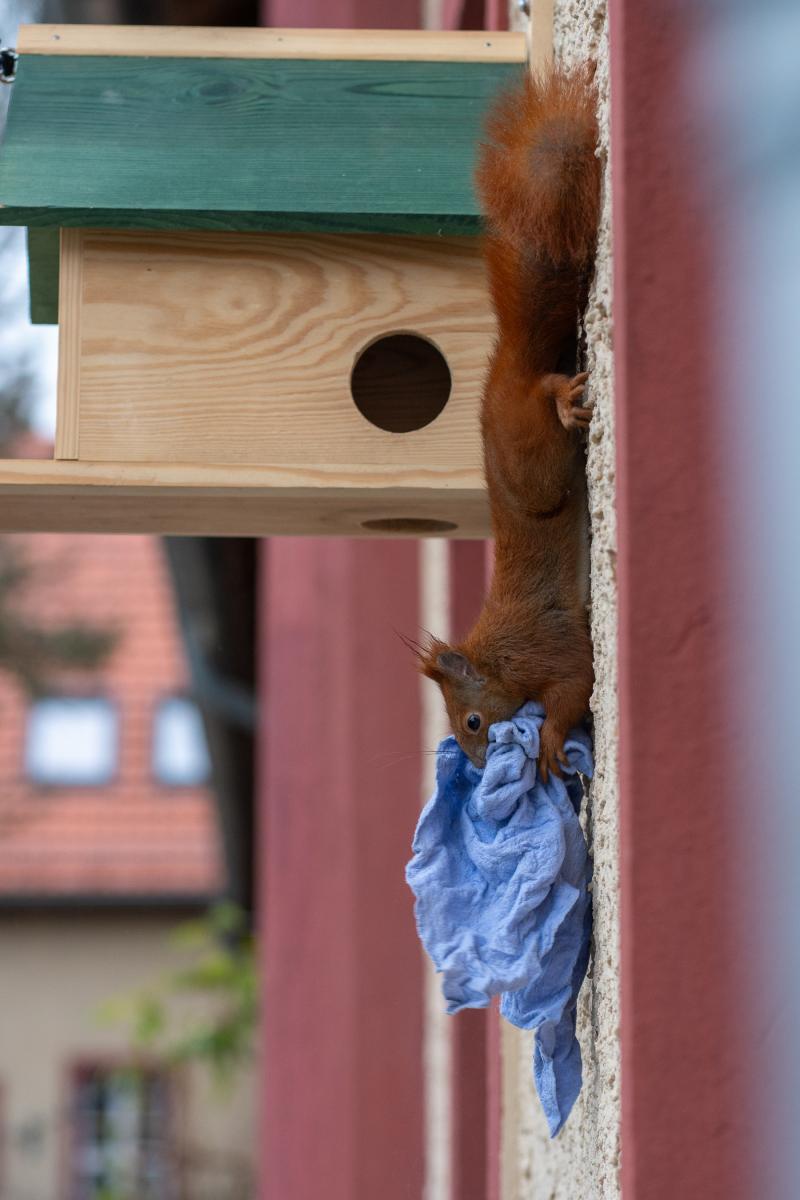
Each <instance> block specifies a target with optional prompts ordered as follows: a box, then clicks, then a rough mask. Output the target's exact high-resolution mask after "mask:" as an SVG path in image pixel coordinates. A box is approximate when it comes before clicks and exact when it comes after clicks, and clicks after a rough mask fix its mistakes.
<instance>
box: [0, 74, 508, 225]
mask: <svg viewBox="0 0 800 1200" xmlns="http://www.w3.org/2000/svg"><path fill="white" fill-rule="evenodd" d="M521 70H522V68H521V67H520V65H519V64H518V63H498V62H475V63H463V62H406V61H402V62H373V61H363V60H362V61H341V60H330V59H329V60H320V61H308V60H291V59H287V60H274V59H273V60H257V59H249V60H244V59H198V58H183V59H182V58H148V59H137V58H131V57H113V58H107V57H83V58H74V57H71V56H68V55H66V56H58V55H56V56H42V55H35V54H34V55H23V56H22V57H21V59H20V63H19V68H18V73H17V80H16V82H15V84H14V90H13V97H12V101H11V105H10V110H9V117H8V124H7V128H6V133H5V139H4V145H3V151H2V156H0V221H2V223H4V224H41V225H83V226H87V225H91V226H94V227H97V226H100V225H104V226H113V227H119V226H122V227H124V226H128V227H133V228H142V227H144V228H147V227H153V226H157V227H165V228H166V227H170V228H208V227H210V228H217V229H268V230H269V229H309V228H317V229H321V230H325V231H330V230H346V229H354V230H359V231H368V230H381V231H390V232H399V233H410V232H431V233H438V232H442V231H445V232H446V231H451V232H456V233H462V232H472V233H476V232H478V231H479V230H480V228H481V220H480V214H479V211H478V204H477V199H476V197H475V195H474V192H473V188H472V172H473V165H474V155H475V147H476V145H477V143H478V140H479V137H480V131H481V126H482V121H483V117H484V113H485V111H486V109H487V107H488V105H489V104H490V102H491V100H492V98H493V97H494V96H495V94H496V93H497V90H498V89H499V88H502V87H503V86H505V85H506V84H508V83H509V82H510V81H511V80H512V79H514V78H515V77H516V76H517V75H518V74H519V72H520V71H521Z"/></svg>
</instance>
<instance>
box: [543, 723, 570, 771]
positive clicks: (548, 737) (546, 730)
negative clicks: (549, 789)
mask: <svg viewBox="0 0 800 1200" xmlns="http://www.w3.org/2000/svg"><path fill="white" fill-rule="evenodd" d="M567 765H568V759H567V756H566V754H565V752H564V735H563V733H559V732H558V730H557V729H556V728H555V726H554V725H552V724H551V723H550V721H547V720H545V721H544V722H543V723H542V728H541V729H540V730H539V774H540V775H541V777H542V779H543V781H544V782H545V783H547V780H548V778H549V776H550V775H558V776H559V778H560V777H561V768H562V767H566V766H567Z"/></svg>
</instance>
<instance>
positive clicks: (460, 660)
mask: <svg viewBox="0 0 800 1200" xmlns="http://www.w3.org/2000/svg"><path fill="white" fill-rule="evenodd" d="M436 666H437V667H438V669H439V671H440V673H441V674H442V675H445V676H447V678H448V679H452V680H454V681H459V680H460V681H463V682H464V683H475V684H481V683H485V682H486V680H485V679H484V677H483V676H482V675H481V673H480V671H478V670H477V669H476V668H475V667H474V666H473V664H472V663H471V662H470V660H469V659H468V658H467V656H466V654H461V653H460V652H459V651H458V650H445V651H444V652H443V653H440V654H438V655H437V658H436Z"/></svg>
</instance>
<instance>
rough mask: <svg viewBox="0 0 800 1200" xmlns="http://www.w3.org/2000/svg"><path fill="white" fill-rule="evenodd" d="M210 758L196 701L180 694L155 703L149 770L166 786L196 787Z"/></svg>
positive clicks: (205, 775) (208, 768)
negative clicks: (150, 767)
mask: <svg viewBox="0 0 800 1200" xmlns="http://www.w3.org/2000/svg"><path fill="white" fill-rule="evenodd" d="M210 771H211V762H210V760H209V757H208V747H207V745H206V734H205V729H204V728H203V720H202V717H201V716H200V713H199V711H198V709H197V705H196V704H194V703H193V702H192V701H191V700H188V699H186V698H185V697H182V696H172V697H170V699H169V700H164V701H162V703H161V704H159V706H158V708H157V710H156V715H155V726H154V729H153V774H154V775H155V777H156V779H157V780H158V781H159V783H164V784H166V785H167V786H168V787H197V786H198V785H200V784H202V783H205V782H206V781H207V780H208V777H209V774H210Z"/></svg>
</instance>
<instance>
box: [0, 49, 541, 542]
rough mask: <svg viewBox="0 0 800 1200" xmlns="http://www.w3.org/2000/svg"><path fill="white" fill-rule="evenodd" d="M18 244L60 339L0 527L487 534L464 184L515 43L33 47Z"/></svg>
mask: <svg viewBox="0 0 800 1200" xmlns="http://www.w3.org/2000/svg"><path fill="white" fill-rule="evenodd" d="M19 52H20V57H19V62H18V66H17V72H16V79H15V82H14V84H13V94H12V99H11V104H10V111H9V120H8V126H7V131H6V136H5V141H4V145H3V147H2V153H0V205H2V208H0V220H2V222H3V223H6V224H25V225H28V226H29V231H30V234H29V250H30V263H31V298H32V299H31V309H32V316H33V318H34V320H37V321H55V320H58V323H59V327H60V332H59V384H58V427H57V438H56V448H55V460H54V461H53V462H47V463H42V462H36V463H29V462H28V463H26V462H17V461H8V462H5V463H3V464H2V465H0V527H2V528H17V529H37V528H38V529H58V528H60V529H101V528H102V529H118V530H127V529H137V530H150V531H153V532H165V533H169V532H173V533H181V532H186V533H191V532H218V533H231V534H269V533H330V534H347V535H363V534H369V533H372V534H379V535H383V536H386V535H387V534H412V535H413V534H427V533H442V534H448V533H450V534H454V535H456V536H459V537H472V536H485V535H486V534H487V532H488V521H487V510H486V503H485V497H484V489H483V481H482V470H481V448H480V438H479V430H478V405H479V398H480V390H481V384H482V378H483V375H484V372H485V369H486V363H487V359H488V355H489V352H490V349H491V344H492V339H493V317H492V313H491V307H490V303H489V299H488V295H487V290H486V284H485V279H484V271H483V266H482V262H481V258H480V246H479V237H478V236H477V235H478V234H479V233H480V230H481V221H480V216H479V213H478V209H477V202H476V198H475V195H474V192H473V188H472V172H473V163H474V156H475V150H476V147H477V144H478V142H479V140H480V136H481V125H482V120H483V117H484V114H485V111H486V108H487V106H488V105H489V104H490V102H491V101H492V99H493V97H494V96H495V95H496V93H497V91H498V90H499V89H501V88H502V87H503V86H504V85H507V84H510V83H511V82H512V81H513V80H514V79H515V78H516V77H517V76H518V75H519V73H520V72H521V70H522V66H521V64H522V63H523V62H524V59H525V53H526V50H525V40H524V37H523V36H522V35H521V34H520V35H517V34H502V33H501V34H497V33H492V34H484V33H455V34H441V33H424V32H403V33H380V34H378V33H364V32H342V31H332V30H325V31H289V30H266V29H260V30H233V29H231V30H220V29H179V28H162V27H158V28H146V27H131V28H122V27H107V28H106V27H93V26H52V25H40V26H29V27H27V28H25V29H24V30H23V33H22V36H21V39H20V46H19Z"/></svg>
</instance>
